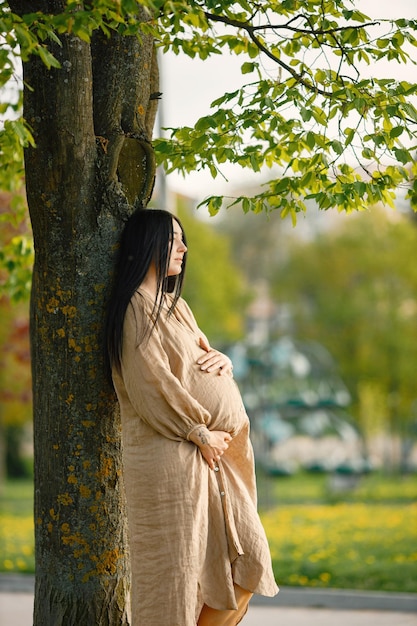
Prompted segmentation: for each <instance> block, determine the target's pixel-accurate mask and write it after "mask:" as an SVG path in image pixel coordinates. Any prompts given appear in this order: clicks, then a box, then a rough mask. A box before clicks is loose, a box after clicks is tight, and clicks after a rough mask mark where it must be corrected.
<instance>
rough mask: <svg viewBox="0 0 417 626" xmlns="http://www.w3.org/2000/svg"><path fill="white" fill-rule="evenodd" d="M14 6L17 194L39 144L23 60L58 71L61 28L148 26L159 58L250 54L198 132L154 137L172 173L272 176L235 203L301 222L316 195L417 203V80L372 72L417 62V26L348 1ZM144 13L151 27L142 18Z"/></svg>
mask: <svg viewBox="0 0 417 626" xmlns="http://www.w3.org/2000/svg"><path fill="white" fill-rule="evenodd" d="M9 4H10V5H11V6H14V5H13V2H10V3H7V2H5V1H4V0H3V1H2V0H0V30H1V33H2V39H1V46H0V88H2V94H3V102H2V103H0V112H1V113H2V114H3V115H5V116H7V117H8V118H10V117H12V118H13V119H9V121H7V122H5V123H4V125H3V128H2V129H1V130H0V158H1V160H2V168H1V173H0V187H2V188H3V189H12V188H13V186H16V182H13V181H16V180H18V177H19V176H20V175H21V173H22V169H21V151H22V147H23V146H24V145H26V144H27V143H30V142H32V141H33V139H32V137H31V134H30V129H29V128H28V127H27V126H26V125H25V123H24V121H23V120H22V119H16V114H17V112H18V111H19V110H20V101H21V98H20V96H18V97H17V99H16V98H15V100H14V101H13V103H11V100H10V90H7V89H5V87H6V86H7V85H9V84H10V82H11V81H12V80H13V78H14V77H15V74H16V69H15V67H16V57H21V58H22V59H23V60H25V59H27V58H28V57H29V55H32V54H36V55H38V56H40V58H41V59H42V60H43V62H44V63H45V64H46V65H47V66H48V67H56V66H58V63H57V61H56V59H55V58H54V57H53V55H52V54H51V52H50V50H49V49H48V45H49V42H50V41H52V40H53V41H55V42H58V41H59V37H58V36H59V35H61V34H63V33H72V34H74V35H76V36H78V37H80V38H81V39H83V40H84V41H87V42H88V41H90V38H91V35H92V33H93V32H94V31H95V30H96V29H101V30H102V31H103V32H105V33H106V34H107V35H108V36H110V35H111V33H112V32H113V31H118V32H120V33H123V34H125V35H127V36H139V37H140V36H141V34H142V33H143V32H149V31H151V32H153V33H154V34H155V36H156V39H157V42H158V45H159V46H160V47H161V49H162V50H163V51H168V50H171V51H174V52H175V53H180V52H181V53H185V54H186V55H188V56H190V57H196V56H198V57H200V58H201V59H205V58H207V57H208V56H210V55H213V54H219V53H221V52H222V51H223V50H224V51H228V52H230V53H232V54H236V55H238V54H239V55H243V60H242V65H241V71H242V74H243V75H244V77H246V78H247V83H246V84H245V85H244V86H242V88H240V89H238V90H236V91H233V92H232V93H225V94H223V95H221V96H220V97H218V98H217V99H216V100H215V101H214V102H213V103H212V110H211V113H210V114H209V115H207V116H205V117H202V118H201V119H199V120H198V121H197V123H196V124H195V125H194V126H193V127H185V128H179V129H171V136H170V138H168V139H158V140H156V141H155V150H156V154H157V159H158V160H159V162H160V163H163V164H164V166H165V168H166V169H167V171H173V170H178V171H180V172H182V173H184V174H187V173H188V172H190V171H193V170H199V169H208V170H209V171H210V172H211V174H212V175H213V177H215V176H216V175H217V174H218V172H219V171H220V170H221V167H222V165H223V164H224V163H226V162H230V163H237V164H239V165H241V166H242V167H246V168H250V169H252V170H254V171H260V170H261V168H264V167H266V168H272V170H271V171H272V174H271V180H270V181H269V182H268V183H267V184H265V186H264V187H263V190H262V192H260V193H258V194H257V195H255V196H254V197H251V198H249V197H240V198H236V199H232V200H231V201H230V203H229V204H235V203H241V204H242V207H243V210H244V211H249V210H251V211H255V212H260V211H263V210H267V211H269V210H271V209H278V210H279V211H280V212H281V215H282V216H283V217H285V216H286V215H288V214H290V215H291V217H292V219H293V221H295V219H296V214H297V212H299V211H305V210H306V205H305V200H306V199H312V200H314V201H315V202H316V203H317V204H318V206H319V207H320V208H322V209H327V208H330V207H337V208H338V209H339V210H345V211H351V210H354V209H365V208H367V207H368V206H369V205H370V204H375V203H377V202H384V203H386V204H389V205H393V203H394V198H395V189H396V188H398V187H399V186H405V187H407V189H408V197H409V199H410V202H411V204H412V206H413V207H416V206H417V181H416V167H417V166H416V164H415V159H414V154H415V150H416V135H417V132H416V131H417V110H416V107H415V105H414V102H415V96H416V90H417V85H416V84H415V83H413V82H411V81H406V80H400V81H398V80H396V79H395V78H390V77H386V78H379V77H376V73H375V75H374V77H367V76H368V75H369V74H370V73H371V72H370V71H369V70H368V71H367V72H366V74H365V72H364V67H365V68H366V66H370V67H371V68H372V70H374V69H375V68H376V67H377V65H378V63H379V62H381V61H392V62H396V63H406V62H408V63H415V61H414V59H413V53H414V50H415V47H416V41H417V40H416V36H415V33H416V30H417V20H407V19H398V20H378V21H375V20H371V19H370V18H369V17H368V16H366V15H365V14H364V13H362V12H361V11H359V10H358V9H357V8H356V5H355V3H354V2H352V1H349V0H328V1H327V0H282V1H278V0H262V1H258V2H257V1H255V2H254V1H252V0H251V1H247V0H239V1H232V0H172V1H170V0H167V1H165V2H164V1H163V0H153V1H152V0H142V1H139V0H118V1H117V2H114V1H113V0H92V1H91V2H89V3H83V2H78V1H72V0H69V1H68V2H67V3H66V9H65V11H64V12H62V13H60V14H57V15H49V14H43V13H40V12H36V13H29V14H26V15H23V16H22V17H19V16H17V15H15V14H14V13H13V12H12V11H10V8H9ZM20 4H21V3H20ZM28 5H29V6H30V4H29V3H28ZM63 6H65V3H64V2H63ZM139 7H140V8H142V9H143V8H145V9H147V15H148V16H149V19H147V20H145V21H144V20H143V17H142V18H140V17H139V12H138V8H139ZM142 16H143V11H142ZM414 56H415V54H414ZM372 73H374V72H373V71H372ZM394 73H395V71H394ZM10 113H12V114H13V115H12V116H10ZM3 164H4V165H5V166H4V165H3ZM222 202H223V199H222V198H221V197H217V196H215V197H211V198H208V199H206V200H205V201H204V202H203V203H202V204H206V205H207V206H208V209H209V211H210V212H211V213H216V212H217V211H218V210H219V208H220V206H221V205H222Z"/></svg>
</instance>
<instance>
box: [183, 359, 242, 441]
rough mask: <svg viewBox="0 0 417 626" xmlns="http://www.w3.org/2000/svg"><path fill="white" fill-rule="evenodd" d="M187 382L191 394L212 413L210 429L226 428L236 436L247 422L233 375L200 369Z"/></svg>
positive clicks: (208, 425) (225, 429)
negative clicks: (201, 370)
mask: <svg viewBox="0 0 417 626" xmlns="http://www.w3.org/2000/svg"><path fill="white" fill-rule="evenodd" d="M186 384H187V389H188V390H189V392H190V393H191V395H192V396H193V397H194V398H195V399H196V400H197V401H198V402H199V403H200V404H201V405H202V406H204V408H205V409H207V411H208V412H209V413H210V416H211V419H210V422H209V423H208V424H207V427H208V428H209V429H210V430H224V431H226V432H229V433H231V435H232V436H234V435H236V434H237V433H238V432H239V431H240V430H241V429H242V428H243V426H245V425H246V424H247V422H248V417H247V415H246V411H245V408H244V406H243V401H242V397H241V395H240V391H239V388H238V386H237V384H236V382H235V381H234V379H233V378H232V377H231V376H229V375H227V374H224V375H223V376H219V374H218V373H215V372H200V371H199V372H195V373H194V376H192V377H190V379H189V380H188V381H186Z"/></svg>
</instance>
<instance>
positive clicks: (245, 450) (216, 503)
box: [113, 291, 278, 626]
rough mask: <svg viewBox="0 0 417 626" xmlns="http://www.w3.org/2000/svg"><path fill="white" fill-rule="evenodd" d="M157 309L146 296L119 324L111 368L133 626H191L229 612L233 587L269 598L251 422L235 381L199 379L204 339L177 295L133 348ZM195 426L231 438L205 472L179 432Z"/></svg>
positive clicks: (271, 583)
mask: <svg viewBox="0 0 417 626" xmlns="http://www.w3.org/2000/svg"><path fill="white" fill-rule="evenodd" d="M152 306H153V302H152V300H151V298H150V297H149V296H148V295H147V294H146V293H145V292H142V291H138V292H137V293H136V294H135V295H134V297H133V298H132V301H131V305H130V306H129V307H128V309H127V312H126V317H125V322H124V334H123V354H122V366H121V373H120V374H119V373H117V372H114V373H113V377H114V384H115V388H116V392H117V395H118V399H119V403H120V409H121V416H122V433H123V447H124V451H123V455H124V456H123V462H124V480H125V487H126V495H127V502H128V523H129V536H130V550H131V566H132V624H133V626H195V624H196V616H197V615H198V614H199V611H200V610H201V607H202V604H203V603H205V604H207V605H209V606H211V607H213V608H215V609H236V601H235V596H234V588H233V583H234V582H235V583H237V584H238V585H240V586H241V587H243V588H244V589H247V590H249V591H252V592H253V593H259V594H262V595H266V596H273V595H275V594H276V593H277V591H278V588H277V586H276V583H275V580H274V576H273V573H272V567H271V559H270V554H269V548H268V543H267V540H266V537H265V533H264V530H263V528H262V525H261V522H260V520H259V517H258V514H257V510H256V485H255V473H254V459H253V451H252V446H251V443H250V440H249V420H248V417H247V415H246V412H245V410H244V407H243V403H242V399H241V396H240V393H239V390H238V388H237V385H236V383H235V381H234V380H233V378H232V376H228V375H222V376H219V375H218V372H212V373H207V372H202V371H201V370H200V367H199V366H198V365H197V363H196V361H197V359H198V358H199V357H200V356H201V355H202V354H203V353H204V351H203V349H202V348H201V347H200V345H199V342H200V338H201V337H204V335H203V333H202V332H201V331H200V330H199V328H198V326H197V323H196V321H195V319H194V316H193V314H192V313H191V311H190V309H189V307H188V305H187V304H186V302H185V301H184V300H182V299H180V300H179V301H178V303H177V306H176V308H175V312H174V313H173V314H172V315H171V316H170V317H168V316H167V315H166V313H165V312H164V311H163V312H162V315H161V317H160V319H159V320H158V323H157V325H156V327H155V328H154V330H153V331H152V333H151V335H150V337H149V339H148V340H146V339H145V341H143V342H141V343H140V345H138V336H139V334H140V329H141V328H142V325H143V321H144V320H146V321H149V320H150V316H151V312H152ZM199 424H205V425H206V426H207V427H208V428H209V429H211V430H224V431H227V432H230V433H231V434H232V436H233V440H232V442H231V444H230V446H229V449H228V450H227V451H226V453H225V454H224V455H223V456H222V457H221V461H220V462H219V471H217V472H214V471H213V470H210V469H209V467H208V465H207V463H206V461H205V460H204V459H203V457H202V455H201V452H200V450H199V449H198V447H197V446H196V445H195V444H194V443H192V442H190V441H188V439H187V436H188V435H189V434H190V432H191V431H192V430H193V429H194V428H195V427H196V426H197V425H199Z"/></svg>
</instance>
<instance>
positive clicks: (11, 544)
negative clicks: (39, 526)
mask: <svg viewBox="0 0 417 626" xmlns="http://www.w3.org/2000/svg"><path fill="white" fill-rule="evenodd" d="M0 555H1V556H0V571H1V570H3V571H22V572H23V571H24V572H33V571H34V569H35V558H34V539H33V519H32V516H25V517H17V516H14V515H4V514H3V515H0Z"/></svg>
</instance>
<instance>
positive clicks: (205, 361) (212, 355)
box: [197, 337, 233, 376]
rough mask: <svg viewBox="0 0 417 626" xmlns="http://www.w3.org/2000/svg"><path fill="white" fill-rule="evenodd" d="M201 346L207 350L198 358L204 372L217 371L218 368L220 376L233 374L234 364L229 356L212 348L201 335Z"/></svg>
mask: <svg viewBox="0 0 417 626" xmlns="http://www.w3.org/2000/svg"><path fill="white" fill-rule="evenodd" d="M200 348H202V349H203V350H205V351H206V354H203V355H202V356H201V357H200V358H199V359H198V360H197V364H198V365H199V366H200V369H201V370H202V371H203V372H215V371H216V370H218V373H219V376H222V375H223V374H229V375H233V364H232V361H231V360H230V359H229V357H228V356H226V355H225V354H223V353H222V352H219V350H214V349H213V348H210V346H209V345H208V343H207V341H206V340H205V339H204V338H203V337H200Z"/></svg>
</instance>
